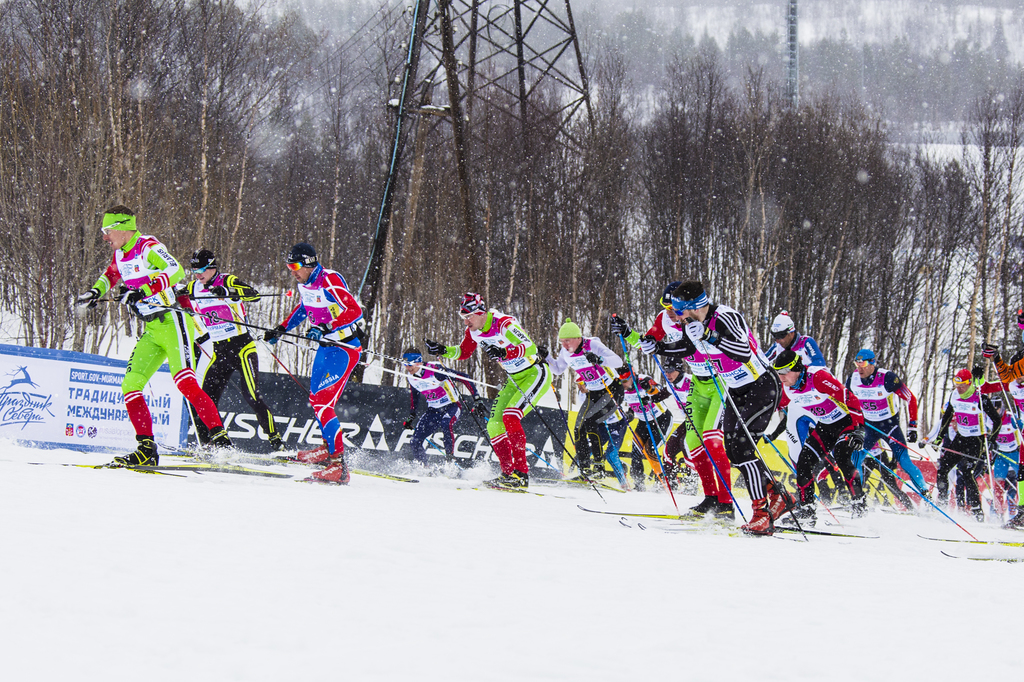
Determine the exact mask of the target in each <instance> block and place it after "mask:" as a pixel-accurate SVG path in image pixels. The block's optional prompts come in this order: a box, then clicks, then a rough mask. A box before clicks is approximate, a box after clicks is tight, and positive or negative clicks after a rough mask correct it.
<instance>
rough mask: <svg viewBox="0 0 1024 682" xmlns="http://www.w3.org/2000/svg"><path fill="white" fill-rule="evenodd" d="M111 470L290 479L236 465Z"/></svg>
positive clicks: (172, 465)
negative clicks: (184, 472)
mask: <svg viewBox="0 0 1024 682" xmlns="http://www.w3.org/2000/svg"><path fill="white" fill-rule="evenodd" d="M105 467H107V465H102V466H101V467H96V468H105ZM112 468H130V469H132V470H133V471H155V472H174V471H191V472H194V473H198V474H241V475H243V476H262V477H265V478H291V477H292V475H291V474H284V473H281V472H279V471H266V470H263V469H252V468H250V467H244V466H240V465H238V464H219V463H216V462H190V463H187V464H158V465H156V466H136V467H112Z"/></svg>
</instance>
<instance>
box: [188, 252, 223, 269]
mask: <svg viewBox="0 0 1024 682" xmlns="http://www.w3.org/2000/svg"><path fill="white" fill-rule="evenodd" d="M188 265H189V267H190V268H192V269H193V270H199V271H200V272H202V271H203V270H205V269H206V268H214V269H216V268H217V257H216V256H214V255H213V251H210V250H209V249H200V250H199V251H196V252H195V253H193V254H192V259H191V260H190V261H189V264H188Z"/></svg>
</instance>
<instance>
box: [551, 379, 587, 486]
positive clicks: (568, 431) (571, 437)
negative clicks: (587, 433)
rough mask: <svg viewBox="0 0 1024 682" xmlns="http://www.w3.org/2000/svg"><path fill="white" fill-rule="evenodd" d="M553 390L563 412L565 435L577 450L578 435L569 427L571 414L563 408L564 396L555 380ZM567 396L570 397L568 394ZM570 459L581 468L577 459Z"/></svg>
mask: <svg viewBox="0 0 1024 682" xmlns="http://www.w3.org/2000/svg"><path fill="white" fill-rule="evenodd" d="M551 392H552V393H554V394H555V402H556V403H558V411H559V412H561V413H562V420H563V421H564V422H565V435H566V437H567V438H568V439H569V442H570V443H571V444H572V449H573V451H574V452H577V451H578V450H579V448H577V447H576V437H575V436H574V435H573V432H572V429H571V428H570V427H569V415H568V414H567V413H566V411H565V409H563V408H562V396H561V395H559V394H558V389H556V388H555V382H554V380H552V381H551ZM566 397H568V394H567V395H566ZM566 404H568V403H566ZM578 416H579V415H578V414H577V417H578ZM570 461H571V462H573V463H574V464H575V465H576V468H577V469H579V468H580V466H579V463H578V462H577V461H576V460H575V459H572V458H570ZM580 473H581V474H582V473H583V471H582V469H581V470H580Z"/></svg>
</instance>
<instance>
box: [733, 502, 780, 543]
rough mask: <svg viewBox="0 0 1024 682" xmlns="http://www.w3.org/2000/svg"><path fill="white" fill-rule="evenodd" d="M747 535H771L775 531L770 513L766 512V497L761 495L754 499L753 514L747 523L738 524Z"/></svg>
mask: <svg viewBox="0 0 1024 682" xmlns="http://www.w3.org/2000/svg"><path fill="white" fill-rule="evenodd" d="M740 530H742V531H743V532H744V533H746V534H747V535H771V534H772V533H774V532H775V524H774V523H773V522H772V517H771V514H769V513H768V499H767V498H765V497H762V498H761V499H759V500H754V516H753V518H751V519H750V522H749V523H745V524H743V525H742V526H740Z"/></svg>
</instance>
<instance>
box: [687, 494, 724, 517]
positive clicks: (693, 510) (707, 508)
mask: <svg viewBox="0 0 1024 682" xmlns="http://www.w3.org/2000/svg"><path fill="white" fill-rule="evenodd" d="M717 507H718V498H716V497H715V496H714V495H706V496H705V497H704V499H703V500H702V501H701V502H700V503H699V504H698V505H696V506H694V507H690V509H689V510H687V512H686V513H685V514H684V516H703V515H704V514H707V513H708V512H711V511H715V509H716V508H717Z"/></svg>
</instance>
